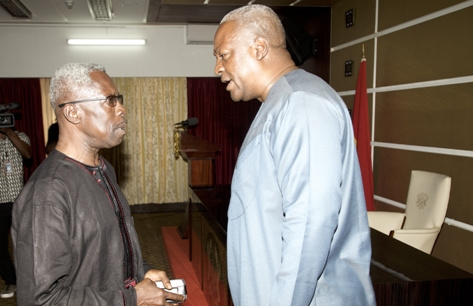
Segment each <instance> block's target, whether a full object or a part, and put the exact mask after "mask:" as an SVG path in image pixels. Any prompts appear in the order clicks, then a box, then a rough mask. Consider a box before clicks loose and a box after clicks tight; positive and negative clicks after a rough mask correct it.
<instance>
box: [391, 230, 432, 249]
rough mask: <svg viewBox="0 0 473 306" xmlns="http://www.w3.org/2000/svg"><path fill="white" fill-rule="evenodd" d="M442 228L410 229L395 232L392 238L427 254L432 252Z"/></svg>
mask: <svg viewBox="0 0 473 306" xmlns="http://www.w3.org/2000/svg"><path fill="white" fill-rule="evenodd" d="M439 233H440V227H433V228H425V229H423V228H422V229H421V228H410V229H399V230H395V231H393V234H392V237H394V238H395V239H397V240H399V241H402V242H404V243H406V244H408V245H410V246H412V247H414V248H416V249H419V250H421V251H423V252H425V253H427V254H430V253H431V252H432V249H433V248H434V244H435V241H436V240H437V236H438V234H439Z"/></svg>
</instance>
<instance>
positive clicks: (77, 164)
mask: <svg viewBox="0 0 473 306" xmlns="http://www.w3.org/2000/svg"><path fill="white" fill-rule="evenodd" d="M50 101H51V106H52V107H53V109H54V111H55V114H56V118H57V121H58V125H59V129H60V131H61V133H60V134H59V139H58V142H57V145H56V148H55V149H54V150H53V151H52V152H51V153H50V154H49V156H48V158H46V159H45V160H44V161H43V162H42V163H41V165H40V166H39V167H38V168H37V169H36V170H35V172H34V173H33V175H32V176H31V178H30V179H29V181H28V183H27V184H26V185H25V187H24V188H23V190H22V192H21V193H20V195H19V197H18V198H17V200H16V201H15V204H14V206H13V226H12V240H13V242H14V256H15V262H16V269H17V301H18V304H19V305H53V304H54V305H172V303H168V302H166V300H167V299H169V300H174V301H182V300H184V298H185V297H184V296H183V295H179V294H175V293H171V292H167V291H165V290H162V289H159V288H158V287H157V286H156V283H155V282H156V281H162V282H163V283H164V286H165V287H166V288H168V289H170V288H171V284H170V281H169V279H168V277H167V276H166V273H165V272H164V271H159V270H155V269H150V267H148V266H147V265H146V264H145V262H144V261H143V258H142V254H141V249H140V245H139V241H138V237H137V234H136V231H135V228H134V226H133V220H132V217H131V213H130V208H129V205H128V202H127V200H126V198H125V196H124V195H123V193H122V191H121V190H120V187H119V186H118V184H117V181H116V176H115V172H114V169H113V168H112V166H111V164H110V163H109V162H108V161H107V160H105V159H104V158H102V157H101V156H100V155H99V154H98V152H99V150H100V149H104V148H111V147H114V146H117V145H118V144H120V143H121V141H122V140H123V136H124V135H125V131H126V126H127V121H126V118H125V117H126V110H125V108H124V106H123V96H122V95H121V94H119V92H118V90H117V87H116V86H115V84H114V83H113V81H112V80H111V78H110V77H109V76H108V75H107V73H106V71H105V68H104V67H103V66H101V65H97V64H86V63H68V64H65V65H63V66H62V67H60V68H59V69H58V70H57V71H56V72H55V74H54V76H53V77H52V79H51V88H50Z"/></svg>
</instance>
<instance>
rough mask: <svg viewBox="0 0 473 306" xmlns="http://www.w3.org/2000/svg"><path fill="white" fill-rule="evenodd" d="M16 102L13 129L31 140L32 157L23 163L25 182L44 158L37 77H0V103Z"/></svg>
mask: <svg viewBox="0 0 473 306" xmlns="http://www.w3.org/2000/svg"><path fill="white" fill-rule="evenodd" d="M10 102H17V103H19V104H20V108H19V109H14V110H10V112H11V113H12V114H14V115H15V128H14V129H15V130H17V131H19V132H24V133H25V134H26V135H28V137H29V138H30V140H31V148H32V151H33V157H32V158H31V159H30V160H29V161H27V162H26V163H25V182H26V181H27V180H28V179H29V177H30V176H31V174H32V173H33V171H34V170H35V169H36V168H37V167H38V165H39V164H40V163H41V162H42V161H43V160H44V158H45V151H44V133H43V115H42V110H41V87H40V83H39V79H24V78H17V79H0V104H9V103H10Z"/></svg>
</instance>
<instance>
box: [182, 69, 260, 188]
mask: <svg viewBox="0 0 473 306" xmlns="http://www.w3.org/2000/svg"><path fill="white" fill-rule="evenodd" d="M187 101H188V102H187V103H188V110H187V111H188V118H192V117H196V118H198V119H199V123H198V125H197V126H196V127H194V128H191V129H189V134H192V135H195V136H197V137H200V138H202V139H205V140H207V141H210V142H213V143H215V144H218V145H220V146H221V147H222V152H221V153H220V154H219V155H217V156H216V158H215V168H216V178H215V181H216V184H223V185H226V184H230V183H231V180H232V175H233V169H234V168H235V163H236V160H237V157H238V152H239V151H240V147H241V144H242V143H243V140H244V138H245V135H246V132H247V131H248V129H249V127H250V125H251V122H252V121H253V118H254V117H255V115H256V113H257V112H258V109H259V108H260V106H261V102H259V101H257V100H252V101H248V102H233V101H232V99H231V98H230V93H229V92H227V91H226V90H225V84H222V82H220V79H219V78H187ZM184 119H186V118H183V120H184Z"/></svg>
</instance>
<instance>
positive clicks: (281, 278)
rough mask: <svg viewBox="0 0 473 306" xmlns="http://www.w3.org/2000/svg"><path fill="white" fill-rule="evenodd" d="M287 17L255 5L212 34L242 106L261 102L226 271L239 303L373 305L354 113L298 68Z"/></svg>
mask: <svg viewBox="0 0 473 306" xmlns="http://www.w3.org/2000/svg"><path fill="white" fill-rule="evenodd" d="M285 41H286V40H285V32H284V28H283V26H282V24H281V21H280V19H279V17H278V16H277V15H276V14H275V13H274V11H272V10H271V9H270V8H269V7H266V6H263V5H247V6H243V7H240V8H238V9H236V10H234V11H232V12H230V13H228V14H227V15H226V16H225V17H224V18H223V19H222V21H221V23H220V25H219V27H218V29H217V31H216V33H215V37H214V55H215V57H216V64H215V71H214V72H215V73H216V74H217V75H218V76H219V77H220V78H221V81H222V82H223V83H225V84H226V90H227V91H229V92H230V95H231V97H232V100H234V101H240V100H243V101H248V100H251V99H257V100H259V101H260V102H262V104H261V108H260V109H259V111H258V113H257V115H256V117H255V118H254V120H253V123H252V124H251V127H250V129H249V131H248V133H247V135H246V137H245V140H244V142H243V145H242V147H241V150H240V153H239V157H238V160H237V164H236V166H235V171H234V175H233V179H232V187H231V200H230V205H229V209H228V228H227V259H228V262H227V266H228V281H229V285H230V291H231V295H232V299H233V302H234V304H235V305H236V306H240V305H259V306H265V305H271V306H277V305H281V306H288V305H297V306H301V305H363V306H368V305H375V297H374V291H373V285H372V283H371V279H370V275H369V269H370V259H371V243H370V230H369V226H368V221H367V214H366V204H365V199H364V194H363V185H362V179H361V174H360V169H359V164H358V158H357V155H356V148H355V139H354V136H353V130H352V123H351V120H350V116H349V114H348V110H347V108H346V106H345V104H344V102H343V101H342V99H341V98H340V97H339V96H338V95H337V93H336V92H335V91H334V90H333V89H332V88H331V87H330V86H329V85H328V84H326V83H325V82H324V81H323V80H322V79H320V78H318V77H317V76H315V75H313V74H310V73H308V72H306V71H304V70H302V69H298V67H297V66H295V64H294V62H293V60H292V59H291V56H290V53H289V52H288V50H287V49H286V43H285Z"/></svg>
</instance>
